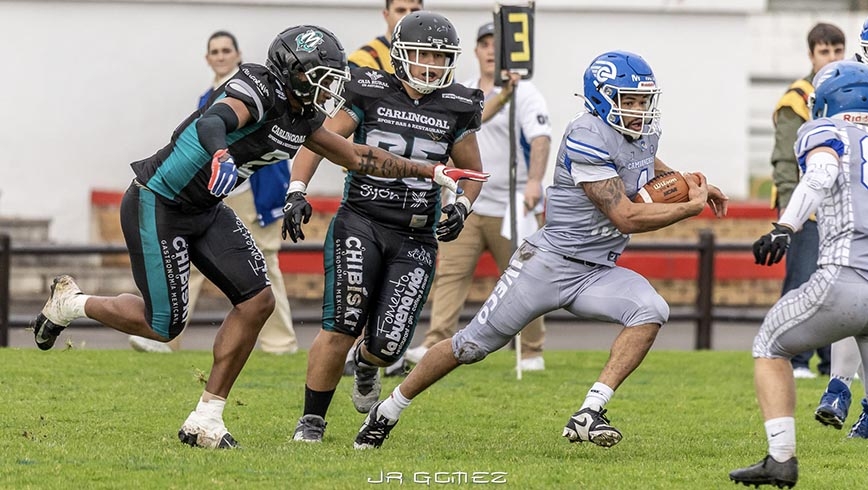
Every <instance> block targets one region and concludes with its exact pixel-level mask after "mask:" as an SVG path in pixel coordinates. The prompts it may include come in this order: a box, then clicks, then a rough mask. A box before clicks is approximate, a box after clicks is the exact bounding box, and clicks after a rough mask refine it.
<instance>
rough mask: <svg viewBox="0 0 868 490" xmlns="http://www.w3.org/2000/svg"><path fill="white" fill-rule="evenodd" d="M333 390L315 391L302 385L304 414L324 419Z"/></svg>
mask: <svg viewBox="0 0 868 490" xmlns="http://www.w3.org/2000/svg"><path fill="white" fill-rule="evenodd" d="M334 394H335V390H329V391H315V390H312V389H310V388H309V387H308V386H307V385H304V414H305V415H319V416H320V417H322V418H325V416H326V412H328V409H329V405H331V403H332V397H333V396H334Z"/></svg>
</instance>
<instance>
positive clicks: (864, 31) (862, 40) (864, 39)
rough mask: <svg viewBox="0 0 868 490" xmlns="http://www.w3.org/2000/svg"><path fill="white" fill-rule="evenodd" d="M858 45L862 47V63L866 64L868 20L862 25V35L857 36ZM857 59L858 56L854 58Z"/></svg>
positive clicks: (867, 57) (867, 61)
mask: <svg viewBox="0 0 868 490" xmlns="http://www.w3.org/2000/svg"><path fill="white" fill-rule="evenodd" d="M859 44H860V45H861V47H862V53H861V55H862V57H861V61H862V63H868V18H866V19H865V22H863V23H862V33H861V34H859ZM856 58H857V59H859V56H856Z"/></svg>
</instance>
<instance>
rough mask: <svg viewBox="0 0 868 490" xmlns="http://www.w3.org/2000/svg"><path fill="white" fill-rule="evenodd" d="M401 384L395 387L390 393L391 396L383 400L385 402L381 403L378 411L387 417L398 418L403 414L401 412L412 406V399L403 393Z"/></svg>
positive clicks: (390, 418)
mask: <svg viewBox="0 0 868 490" xmlns="http://www.w3.org/2000/svg"><path fill="white" fill-rule="evenodd" d="M400 388H401V385H398V386H396V387H395V389H394V390H392V394H391V395H389V398H386V399H385V400H383V403H381V404H380V407H379V408H378V409H377V412H378V413H379V414H380V415H382V416H384V417H386V418H387V419H389V420H398V418H399V417H400V416H401V412H403V411H404V409H405V408H407V407H409V406H410V402H411V401H412V400H410V399H409V398H407V397H406V396H404V394H403V393H401V389H400Z"/></svg>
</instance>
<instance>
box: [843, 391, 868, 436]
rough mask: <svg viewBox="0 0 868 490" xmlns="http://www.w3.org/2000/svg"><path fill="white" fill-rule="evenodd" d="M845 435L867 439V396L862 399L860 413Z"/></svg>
mask: <svg viewBox="0 0 868 490" xmlns="http://www.w3.org/2000/svg"><path fill="white" fill-rule="evenodd" d="M847 437H851V438H857V439H868V398H863V399H862V413H861V414H860V415H859V418H858V419H856V423H855V424H853V428H852V429H850V433H849V434H847Z"/></svg>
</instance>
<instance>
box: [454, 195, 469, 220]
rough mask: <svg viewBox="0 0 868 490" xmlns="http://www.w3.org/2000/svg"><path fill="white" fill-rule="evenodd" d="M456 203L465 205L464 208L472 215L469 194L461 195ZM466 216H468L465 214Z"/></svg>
mask: <svg viewBox="0 0 868 490" xmlns="http://www.w3.org/2000/svg"><path fill="white" fill-rule="evenodd" d="M455 204H461V205H463V206H464V209H465V210H466V211H467V214H468V215H470V207H471V204H470V199H467V196H464V195H461V196H458V198H457V199H455ZM465 217H466V216H465Z"/></svg>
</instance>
